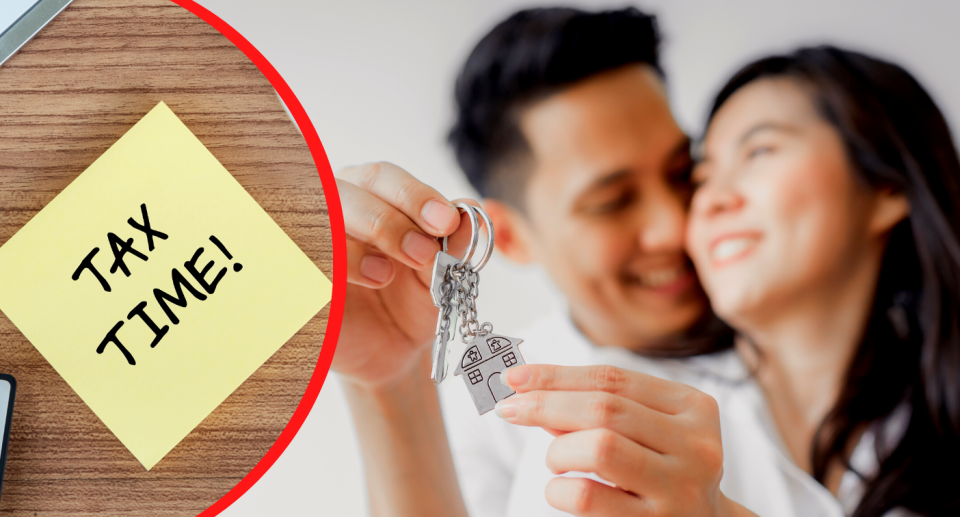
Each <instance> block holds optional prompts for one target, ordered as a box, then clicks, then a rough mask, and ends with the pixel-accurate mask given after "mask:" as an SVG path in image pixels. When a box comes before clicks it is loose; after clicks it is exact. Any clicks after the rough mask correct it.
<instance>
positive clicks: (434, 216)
mask: <svg viewBox="0 0 960 517" xmlns="http://www.w3.org/2000/svg"><path fill="white" fill-rule="evenodd" d="M458 215H459V214H458V213H457V209H456V208H453V207H452V206H450V205H448V204H446V203H441V202H440V201H437V200H435V199H434V200H430V201H427V204H425V205H423V210H421V211H420V217H421V218H423V221H424V222H425V223H427V224H429V225H430V226H432V227H433V229H434V230H437V231H438V232H442V231H443V230H446V229H447V228H448V227H449V226H450V225H451V224H453V221H454V220H456V219H458Z"/></svg>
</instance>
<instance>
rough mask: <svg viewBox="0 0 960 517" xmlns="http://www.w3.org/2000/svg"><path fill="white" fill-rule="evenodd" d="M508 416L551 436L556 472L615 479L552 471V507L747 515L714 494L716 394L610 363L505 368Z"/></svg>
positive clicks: (550, 460)
mask: <svg viewBox="0 0 960 517" xmlns="http://www.w3.org/2000/svg"><path fill="white" fill-rule="evenodd" d="M504 379H505V380H506V382H507V383H509V384H510V386H511V387H512V388H513V389H514V390H516V391H517V394H516V395H514V396H512V397H510V398H507V399H504V400H502V401H500V402H499V403H498V404H497V413H498V414H499V415H501V417H502V418H504V419H505V420H507V421H508V422H511V423H515V424H519V425H525V426H538V427H543V428H544V429H546V430H548V432H550V433H551V434H553V435H554V436H556V437H557V438H556V439H555V440H554V441H553V443H552V444H551V445H550V448H549V450H548V451H547V458H546V462H547V467H548V468H550V470H551V471H553V472H554V473H555V474H562V473H565V472H570V471H577V472H593V473H595V474H596V475H598V476H600V477H601V478H603V479H605V480H607V481H609V482H611V483H613V484H614V485H615V486H609V485H605V484H603V483H598V482H596V481H593V480H590V479H583V478H566V477H557V478H555V479H553V480H551V481H550V483H549V484H548V485H547V489H546V497H547V502H548V503H550V505H551V506H553V507H555V508H557V509H559V510H562V511H565V512H568V513H572V514H574V515H579V516H584V517H587V516H590V517H593V516H614V515H616V516H622V515H637V516H661V515H663V516H666V515H671V516H698V517H699V516H710V517H732V516H740V515H752V514H751V513H750V512H748V511H747V510H745V509H744V508H743V507H741V506H740V505H737V504H736V503H734V502H732V501H730V500H728V499H727V498H726V497H724V496H723V494H721V493H720V479H721V478H722V477H723V448H722V446H721V442H720V415H719V410H718V408H717V403H716V401H715V400H714V399H713V398H712V397H710V396H708V395H705V394H703V393H701V392H699V391H697V390H695V389H693V388H691V387H689V386H686V385H683V384H679V383H675V382H670V381H666V380H663V379H659V378H656V377H653V376H650V375H645V374H642V373H638V372H633V371H629V370H622V369H619V368H614V367H612V366H587V367H560V366H547V365H525V366H518V367H515V368H510V369H508V370H507V371H506V372H505V373H504Z"/></svg>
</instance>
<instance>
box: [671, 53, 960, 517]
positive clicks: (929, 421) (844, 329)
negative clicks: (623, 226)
mask: <svg viewBox="0 0 960 517" xmlns="http://www.w3.org/2000/svg"><path fill="white" fill-rule="evenodd" d="M694 180H695V182H696V183H697V184H698V185H699V188H698V189H697V191H696V194H695V196H694V200H693V207H692V214H691V225H690V232H689V235H688V240H687V243H688V249H689V250H690V254H691V257H692V258H693V260H694V262H695V264H696V266H697V271H698V273H699V274H700V277H701V279H702V281H703V285H704V288H705V289H706V291H707V293H708V295H709V297H710V300H711V303H712V305H713V307H714V310H715V311H716V312H717V313H718V314H719V315H720V316H721V317H723V318H724V319H726V320H727V321H728V322H730V323H731V324H732V325H733V326H734V327H736V329H737V330H738V332H739V334H740V337H739V338H738V343H737V346H738V348H739V349H740V351H741V353H742V355H743V356H744V357H745V359H746V360H747V361H748V362H750V363H752V364H753V366H754V367H755V369H756V377H757V381H758V383H759V384H760V386H761V388H762V389H763V392H764V394H765V395H766V397H767V399H768V402H769V405H770V408H771V412H772V413H773V419H774V421H775V423H776V425H777V427H778V429H779V432H780V434H781V435H782V437H783V441H784V443H785V445H786V447H787V449H788V450H789V453H790V456H791V457H792V459H793V461H794V462H795V463H796V464H797V465H798V466H800V467H801V468H803V469H804V470H806V471H807V472H809V473H811V474H812V475H813V476H814V477H815V478H816V479H817V480H818V481H820V482H821V483H823V484H824V485H825V486H826V487H827V488H829V489H830V490H831V491H832V492H833V493H834V494H836V495H838V496H839V497H840V499H841V501H843V502H844V504H845V506H846V510H847V513H848V514H852V515H855V516H868V515H870V516H874V515H892V513H888V512H890V511H891V510H894V509H897V508H905V509H909V510H912V511H915V512H920V513H922V514H925V515H926V514H935V515H945V514H951V515H952V514H955V512H957V511H958V510H960V496H958V494H957V492H956V487H957V486H958V484H960V475H958V471H957V469H956V464H957V462H958V461H960V403H958V399H957V393H960V381H958V378H960V321H958V315H957V311H958V308H960V285H958V279H960V241H958V225H960V213H958V207H960V161H958V158H957V153H956V150H955V149H954V147H953V142H952V140H951V137H950V132H949V129H948V128H947V125H946V123H945V122H944V119H943V116H942V115H941V113H940V111H939V110H938V109H937V107H936V105H935V104H934V102H933V101H932V99H931V98H930V97H929V96H928V95H927V94H926V92H925V91H924V90H923V88H922V87H921V86H920V85H919V84H918V83H917V82H916V80H914V78H913V77H912V76H911V75H910V74H909V73H907V72H906V71H904V70H903V69H902V68H900V67H898V66H896V65H893V64H890V63H886V62H883V61H880V60H877V59H874V58H871V57H868V56H865V55H862V54H857V53H853V52H848V51H843V50H839V49H836V48H831V47H821V48H814V49H804V50H800V51H798V52H797V53H795V54H792V55H788V56H779V57H771V58H768V59H764V60H761V61H758V62H756V63H753V64H751V65H748V66H747V67H745V68H744V69H743V70H742V71H741V72H740V73H738V74H737V75H736V76H734V78H733V79H732V80H731V81H730V82H729V83H728V85H727V86H726V87H725V88H724V89H723V90H722V91H721V93H720V94H719V95H718V97H717V100H716V102H715V104H714V109H713V110H712V114H711V120H710V124H709V127H708V130H707V133H706V139H705V143H704V156H703V159H702V160H701V162H700V163H699V165H698V166H697V167H696V169H695V172H694Z"/></svg>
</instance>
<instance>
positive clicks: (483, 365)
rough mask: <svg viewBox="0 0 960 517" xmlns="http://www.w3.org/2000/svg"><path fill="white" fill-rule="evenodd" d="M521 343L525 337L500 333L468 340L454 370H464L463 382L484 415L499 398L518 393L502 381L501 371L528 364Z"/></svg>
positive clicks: (459, 372)
mask: <svg viewBox="0 0 960 517" xmlns="http://www.w3.org/2000/svg"><path fill="white" fill-rule="evenodd" d="M520 343H523V340H522V339H519V338H514V337H507V336H501V335H498V334H484V335H480V336H476V337H474V338H473V339H471V340H470V342H469V343H467V349H466V351H464V352H463V357H461V358H460V364H458V365H457V369H456V371H454V372H453V374H454V375H460V374H463V382H464V383H465V384H466V385H467V391H469V392H470V396H471V397H472V398H473V403H474V404H475V405H476V406H477V411H478V412H479V413H480V414H481V415H482V414H484V413H486V412H487V411H490V410H491V409H493V407H494V406H495V405H496V404H497V401H498V400H503V399H505V398H507V397H509V396H510V395H513V394H514V393H516V392H515V391H513V390H511V389H510V388H508V387H507V386H505V385H504V384H503V383H502V382H500V372H502V371H504V370H506V369H507V368H509V367H511V366H516V365H518V364H526V363H524V362H523V356H521V355H520V349H519V347H518V345H519V344H520Z"/></svg>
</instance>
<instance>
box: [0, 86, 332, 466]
mask: <svg viewBox="0 0 960 517" xmlns="http://www.w3.org/2000/svg"><path fill="white" fill-rule="evenodd" d="M330 296H331V285H330V282H329V281H328V280H327V278H326V277H325V276H324V275H323V273H321V272H320V270H319V269H317V267H316V265H314V263H313V262H312V261H311V260H310V259H309V258H308V257H307V256H306V255H304V253H303V252H302V251H301V250H300V249H299V248H298V247H297V245H296V244H294V242H293V241H292V240H290V238H289V237H288V236H287V235H286V234H285V233H284V232H283V230H281V229H280V227H279V226H277V224H276V223H275V222H274V221H273V220H272V219H271V218H270V216H269V215H267V213H266V212H264V210H263V209H262V208H261V207H260V206H259V205H258V204H257V203H256V201H254V200H253V198H251V197H250V195H249V194H247V192H246V191H245V190H244V189H243V187H241V186H240V184H239V183H237V181H236V180H235V179H234V178H233V176H231V175H230V173H229V172H227V170H226V169H225V168H224V167H223V165H221V164H220V162H218V161H217V159H216V158H214V156H213V155H212V154H210V152H209V151H208V150H207V149H206V148H205V147H204V146H203V144H201V143H200V141H199V140H197V138H196V137H195V136H194V135H193V133H191V132H190V130H189V129H187V127H186V126H185V125H184V124H183V123H182V122H181V121H180V120H179V119H178V118H177V116H176V115H174V114H173V112H172V111H170V109H169V108H168V107H167V106H166V105H165V104H163V103H160V104H159V105H157V106H156V107H155V108H154V109H153V110H151V111H150V113H148V114H147V115H146V116H145V117H143V119H141V120H140V122H138V123H137V124H136V125H135V126H134V127H133V128H131V129H130V130H129V131H128V132H127V133H126V134H125V135H124V136H123V137H122V138H120V140H118V141H117V142H116V143H115V144H114V145H113V146H112V147H111V148H110V149H109V150H107V152H105V153H104V154H103V155H102V156H101V157H100V158H98V159H97V161H95V162H94V163H93V164H92V165H91V166H90V167H89V168H88V169H87V170H86V171H84V172H83V174H81V175H80V176H79V177H77V179H76V180H74V181H73V183H71V184H70V185H69V186H68V187H67V188H66V189H64V190H63V192H61V193H60V195H58V196H57V197H56V198H55V199H54V200H53V201H51V202H50V203H49V204H48V205H47V206H46V207H45V208H44V209H43V210H41V211H40V213H38V214H37V215H36V217H34V218H33V219H32V220H31V221H30V222H29V223H27V224H26V225H25V226H24V227H23V228H21V229H20V231H19V232H17V234H16V235H14V236H13V237H12V238H11V239H10V240H9V241H8V242H7V243H6V244H4V246H3V247H2V248H0V309H2V310H3V312H4V313H5V314H6V315H7V317H8V318H10V320H11V321H12V322H13V323H14V324H15V325H16V326H17V328H19V329H20V331H21V332H23V334H24V336H26V337H27V339H29V340H30V342H31V343H33V345H34V346H36V347H37V349H38V350H39V351H40V353H42V354H43V356H44V357H45V358H46V359H47V360H48V361H49V362H50V364H51V365H52V366H53V367H54V368H55V369H56V370H57V371H58V372H59V373H60V375H62V376H63V378H64V379H65V380H66V381H67V383H68V384H70V386H71V387H72V388H73V389H74V390H75V391H76V392H77V394H78V395H80V397H81V398H82V399H83V400H84V402H86V403H87V405H89V406H90V408H91V409H92V410H93V412H94V413H96V414H97V416H98V417H100V419H101V420H102V421H103V422H104V423H105V424H106V425H107V427H109V428H110V430H111V431H113V433H114V434H116V436H117V438H119V439H120V441H121V442H123V444H124V445H125V446H126V447H127V448H128V449H129V450H130V452H132V453H133V455H134V456H135V457H136V458H137V459H138V460H139V461H140V463H142V464H143V466H144V467H146V468H147V469H148V470H149V469H150V468H152V467H153V466H154V465H155V464H156V463H157V462H158V461H160V459H161V458H163V456H164V455H166V454H167V453H168V452H170V450H171V449H173V448H174V447H175V446H176V445H177V443H179V442H180V440H182V439H183V438H184V437H185V436H186V435H187V434H188V433H190V431H191V430H193V428H194V427H196V426H197V424H199V423H200V422H201V421H202V420H203V419H204V418H206V416H207V415H208V414H210V412H211V411H213V409H214V408H216V407H217V406H218V405H219V404H220V403H221V402H223V400H224V399H226V398H227V396H229V395H230V393H232V392H233V391H234V390H235V389H236V388H237V387H238V386H240V384H241V383H243V381H244V380H245V379H246V378H247V377H249V376H250V374H252V373H253V372H254V371H255V370H256V369H257V368H259V367H260V365H262V364H263V363H264V362H265V361H266V360H267V359H268V358H269V357H270V356H271V355H273V353H274V352H276V351H277V350H278V349H279V348H280V347H281V346H282V345H283V344H284V343H285V342H286V341H287V340H288V339H290V337H292V336H293V335H294V334H295V333H296V332H297V331H298V330H299V329H300V328H301V327H302V326H303V325H304V324H306V323H307V321H309V320H310V318H312V317H313V316H314V315H316V313H317V312H319V311H320V309H322V308H323V306H324V305H326V304H327V302H328V301H329V300H330Z"/></svg>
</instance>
